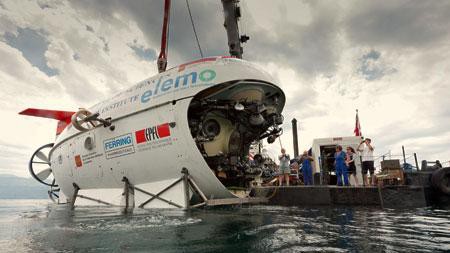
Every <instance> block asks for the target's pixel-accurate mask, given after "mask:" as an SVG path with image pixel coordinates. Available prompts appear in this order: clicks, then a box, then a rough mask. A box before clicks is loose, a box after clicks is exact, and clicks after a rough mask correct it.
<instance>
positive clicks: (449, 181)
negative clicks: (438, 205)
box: [431, 167, 450, 195]
mask: <svg viewBox="0 0 450 253" xmlns="http://www.w3.org/2000/svg"><path fill="white" fill-rule="evenodd" d="M431 185H433V187H434V188H435V189H437V190H439V191H441V192H442V193H444V194H447V195H450V167H446V168H440V169H437V170H436V171H434V172H433V175H432V176H431Z"/></svg>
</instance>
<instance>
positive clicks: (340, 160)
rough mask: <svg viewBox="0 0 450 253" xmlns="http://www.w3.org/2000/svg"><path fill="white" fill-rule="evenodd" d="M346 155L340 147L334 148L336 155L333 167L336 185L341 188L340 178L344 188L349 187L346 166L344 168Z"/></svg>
mask: <svg viewBox="0 0 450 253" xmlns="http://www.w3.org/2000/svg"><path fill="white" fill-rule="evenodd" d="M345 157H346V154H345V152H344V151H342V146H340V145H339V146H337V147H336V153H335V154H334V166H335V168H336V177H337V185H338V186H342V185H343V184H342V177H344V184H345V186H349V183H348V172H347V166H345Z"/></svg>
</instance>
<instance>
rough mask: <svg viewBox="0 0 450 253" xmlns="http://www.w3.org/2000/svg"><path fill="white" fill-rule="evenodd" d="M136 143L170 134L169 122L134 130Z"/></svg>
mask: <svg viewBox="0 0 450 253" xmlns="http://www.w3.org/2000/svg"><path fill="white" fill-rule="evenodd" d="M135 136H136V143H137V144H140V143H144V142H149V141H154V140H159V139H161V138H165V137H169V136H170V127H169V123H165V124H161V125H157V126H153V127H149V128H145V129H142V130H139V131H136V132H135Z"/></svg>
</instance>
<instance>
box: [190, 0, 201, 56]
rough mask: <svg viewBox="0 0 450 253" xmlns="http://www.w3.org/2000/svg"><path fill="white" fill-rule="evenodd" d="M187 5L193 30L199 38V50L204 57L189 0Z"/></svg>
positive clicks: (196, 37)
mask: <svg viewBox="0 0 450 253" xmlns="http://www.w3.org/2000/svg"><path fill="white" fill-rule="evenodd" d="M186 6H187V9H188V12H189V17H190V18H191V24H192V30H194V35H195V39H196V40H197V46H198V50H199V51H200V56H201V57H202V58H203V51H202V47H201V46H200V41H199V40H198V36H197V31H196V30H195V24H194V20H193V19H192V13H191V7H190V6H189V0H186Z"/></svg>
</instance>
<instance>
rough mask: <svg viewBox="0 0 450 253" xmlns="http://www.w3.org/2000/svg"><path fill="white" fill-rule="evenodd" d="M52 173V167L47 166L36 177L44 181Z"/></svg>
mask: <svg viewBox="0 0 450 253" xmlns="http://www.w3.org/2000/svg"><path fill="white" fill-rule="evenodd" d="M50 174H52V169H50V168H47V169H45V170H43V171H41V172H39V173H37V174H36V177H38V178H39V179H40V180H42V181H44V180H45V179H47V178H48V177H49V176H50Z"/></svg>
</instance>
